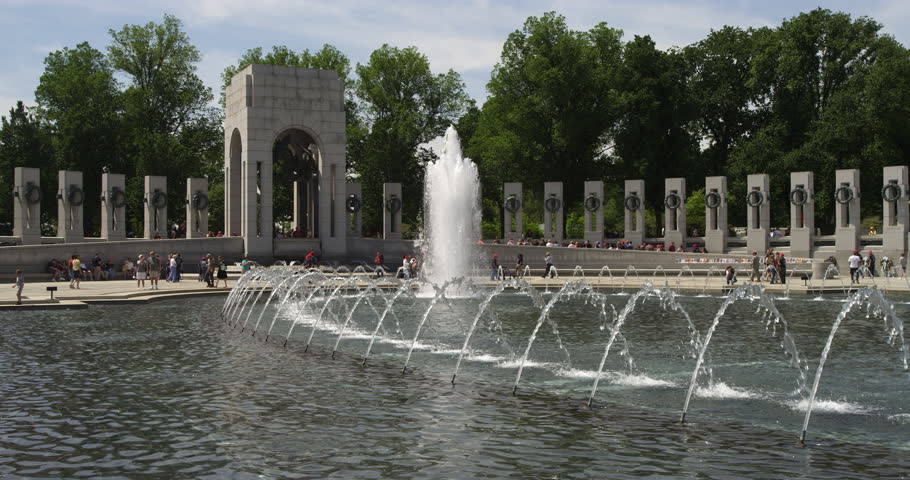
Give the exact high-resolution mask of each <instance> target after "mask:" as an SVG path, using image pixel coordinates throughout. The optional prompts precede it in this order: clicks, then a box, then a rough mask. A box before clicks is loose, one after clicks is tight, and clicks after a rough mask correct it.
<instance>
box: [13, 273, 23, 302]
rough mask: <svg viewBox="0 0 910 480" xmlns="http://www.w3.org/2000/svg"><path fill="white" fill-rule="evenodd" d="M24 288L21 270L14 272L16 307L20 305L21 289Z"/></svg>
mask: <svg viewBox="0 0 910 480" xmlns="http://www.w3.org/2000/svg"><path fill="white" fill-rule="evenodd" d="M24 286H25V275H23V274H22V270H16V284H15V285H13V288H15V289H16V305H22V287H24Z"/></svg>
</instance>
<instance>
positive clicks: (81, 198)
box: [66, 185, 85, 207]
mask: <svg viewBox="0 0 910 480" xmlns="http://www.w3.org/2000/svg"><path fill="white" fill-rule="evenodd" d="M66 203H69V204H70V205H72V206H74V207H79V206H81V205H82V204H83V203H85V192H83V191H82V189H81V188H79V186H78V185H70V188H69V191H68V192H67V193H66Z"/></svg>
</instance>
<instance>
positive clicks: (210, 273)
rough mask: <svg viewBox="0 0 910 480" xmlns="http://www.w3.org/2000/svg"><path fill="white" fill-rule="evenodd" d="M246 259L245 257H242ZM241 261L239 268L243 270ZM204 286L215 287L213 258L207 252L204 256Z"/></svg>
mask: <svg viewBox="0 0 910 480" xmlns="http://www.w3.org/2000/svg"><path fill="white" fill-rule="evenodd" d="M243 260H244V261H246V257H244V258H243ZM243 267H244V265H243V263H242V262H241V264H240V269H241V270H243ZM205 286H206V287H208V288H215V258H214V257H212V254H211V253H209V254H207V255H206V256H205Z"/></svg>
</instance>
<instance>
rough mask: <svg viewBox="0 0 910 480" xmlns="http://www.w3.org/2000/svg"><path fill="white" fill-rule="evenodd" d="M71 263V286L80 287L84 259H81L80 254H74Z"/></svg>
mask: <svg viewBox="0 0 910 480" xmlns="http://www.w3.org/2000/svg"><path fill="white" fill-rule="evenodd" d="M70 265H71V271H72V277H71V278H70V288H79V282H80V281H81V280H82V261H80V260H79V255H73V258H72V259H71V260H70Z"/></svg>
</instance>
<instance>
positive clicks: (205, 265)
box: [199, 257, 208, 282]
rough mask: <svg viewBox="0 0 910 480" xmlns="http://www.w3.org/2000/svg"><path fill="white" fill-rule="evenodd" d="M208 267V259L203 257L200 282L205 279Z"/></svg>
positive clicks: (200, 261) (200, 264)
mask: <svg viewBox="0 0 910 480" xmlns="http://www.w3.org/2000/svg"><path fill="white" fill-rule="evenodd" d="M207 267H208V259H207V258H206V257H202V259H200V260H199V281H200V282H204V281H205V271H206V269H207Z"/></svg>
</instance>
